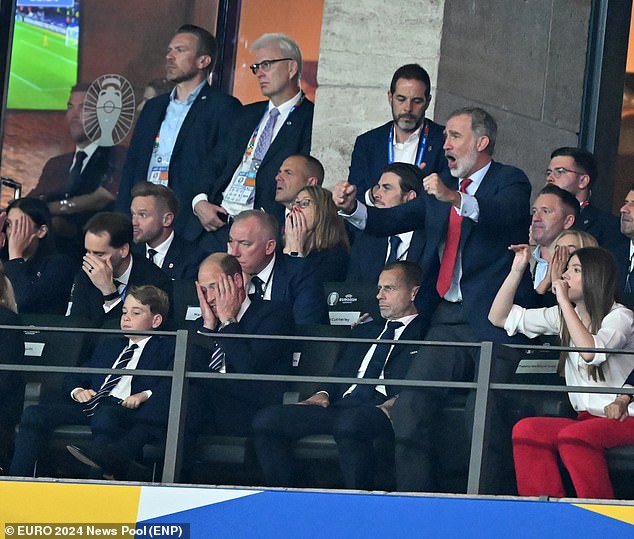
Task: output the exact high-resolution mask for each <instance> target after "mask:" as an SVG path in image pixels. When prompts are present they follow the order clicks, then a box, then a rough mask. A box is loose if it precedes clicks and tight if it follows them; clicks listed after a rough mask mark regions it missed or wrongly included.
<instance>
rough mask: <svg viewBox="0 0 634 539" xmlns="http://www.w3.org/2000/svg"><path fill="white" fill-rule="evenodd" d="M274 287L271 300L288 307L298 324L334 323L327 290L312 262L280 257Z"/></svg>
mask: <svg viewBox="0 0 634 539" xmlns="http://www.w3.org/2000/svg"><path fill="white" fill-rule="evenodd" d="M271 287H272V288H271V299H272V300H275V301H284V302H286V303H288V304H289V305H290V306H291V307H292V309H293V316H294V318H295V323H296V324H329V323H330V322H329V318H328V305H327V303H326V295H325V293H324V287H323V284H322V282H321V280H320V278H319V275H318V273H317V268H316V267H315V266H313V265H312V264H311V263H310V261H309V260H307V259H304V258H294V257H291V256H288V255H283V254H280V253H277V254H276V255H275V265H274V266H273V276H272V282H271Z"/></svg>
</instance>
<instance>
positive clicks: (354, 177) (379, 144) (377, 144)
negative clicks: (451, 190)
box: [348, 119, 447, 201]
mask: <svg viewBox="0 0 634 539" xmlns="http://www.w3.org/2000/svg"><path fill="white" fill-rule="evenodd" d="M425 121H426V122H427V125H429V135H428V137H427V148H426V150H425V155H424V156H423V162H424V163H426V166H425V175H427V174H431V173H432V172H438V173H441V172H442V171H443V170H446V169H447V159H445V152H444V151H443V149H442V147H443V144H444V141H445V136H444V129H445V128H444V126H442V125H439V124H437V123H435V122H432V121H431V120H429V119H427V120H425ZM393 126H394V122H387V123H386V124H384V125H382V126H380V127H377V128H375V129H372V130H371V131H367V132H366V133H363V134H362V135H359V136H358V137H357V140H356V141H355V143H354V149H353V150H352V161H351V162H350V173H349V174H348V181H349V182H350V183H352V184H354V185H356V186H357V197H358V199H359V200H361V201H364V196H365V192H366V191H367V190H368V189H371V188H372V187H374V185H375V184H376V183H377V182H378V181H379V178H380V177H381V171H382V170H383V169H384V168H385V167H386V166H387V165H388V144H389V136H390V131H391V130H392V128H393ZM422 142H423V137H422V133H421V139H420V142H419V149H418V150H417V155H418V151H419V150H420V144H421V143H422Z"/></svg>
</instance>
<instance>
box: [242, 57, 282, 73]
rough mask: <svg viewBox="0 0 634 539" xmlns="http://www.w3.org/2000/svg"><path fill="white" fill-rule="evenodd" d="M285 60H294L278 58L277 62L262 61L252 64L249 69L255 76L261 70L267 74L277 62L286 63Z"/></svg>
mask: <svg viewBox="0 0 634 539" xmlns="http://www.w3.org/2000/svg"><path fill="white" fill-rule="evenodd" d="M285 60H292V58H276V59H275V60H262V61H261V62H258V63H257V64H251V65H250V66H249V68H250V69H251V72H252V73H253V74H254V75H256V74H257V72H258V69H261V70H262V71H264V72H265V73H266V72H267V71H268V70H269V69H271V66H272V65H273V64H275V63H276V62H284V61H285Z"/></svg>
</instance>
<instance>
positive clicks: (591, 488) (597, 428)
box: [513, 412, 634, 499]
mask: <svg viewBox="0 0 634 539" xmlns="http://www.w3.org/2000/svg"><path fill="white" fill-rule="evenodd" d="M621 445H634V417H628V418H627V419H626V420H625V421H623V422H621V421H616V420H614V419H607V418H605V417H596V416H593V415H590V414H589V413H588V412H581V413H579V415H578V417H577V419H565V418H559V417H528V418H526V419H522V420H521V421H519V422H518V423H517V424H516V425H515V427H513V457H514V459H515V474H516V475H517V490H518V492H519V494H520V496H552V497H557V498H562V497H564V496H565V495H566V493H565V492H564V487H563V484H562V480H561V474H560V473H559V465H558V457H560V458H561V460H562V462H563V463H564V466H565V467H566V469H567V470H568V472H569V473H570V477H571V478H572V483H573V485H574V487H575V490H576V492H577V497H579V498H607V499H610V498H614V491H613V490H612V483H611V482H610V476H609V475H608V466H607V463H606V461H605V454H604V452H605V450H606V449H609V448H611V447H618V446H621Z"/></svg>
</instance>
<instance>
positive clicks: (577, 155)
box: [545, 146, 621, 248]
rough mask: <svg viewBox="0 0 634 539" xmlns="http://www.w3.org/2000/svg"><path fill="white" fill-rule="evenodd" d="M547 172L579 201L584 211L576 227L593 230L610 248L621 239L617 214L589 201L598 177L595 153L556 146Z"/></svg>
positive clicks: (603, 243)
mask: <svg viewBox="0 0 634 539" xmlns="http://www.w3.org/2000/svg"><path fill="white" fill-rule="evenodd" d="M545 174H546V181H547V182H548V183H553V184H555V185H556V186H557V187H561V188H562V189H565V190H566V191H568V192H570V193H572V194H573V195H574V196H575V197H576V198H577V200H578V201H579V206H580V211H581V214H580V215H579V219H578V220H577V222H576V223H575V228H577V229H578V230H583V231H584V232H588V233H589V234H592V235H593V236H594V237H595V239H596V240H597V241H598V242H599V245H601V246H602V247H606V248H611V247H613V246H614V245H615V243H618V241H619V240H620V239H621V235H620V234H619V220H618V218H617V217H615V216H614V215H612V214H611V213H609V212H607V211H604V210H602V209H600V208H597V207H596V206H595V205H594V204H591V202H590V196H591V194H592V188H593V187H594V186H596V178H597V162H596V160H595V158H594V155H592V154H591V153H590V152H588V151H586V150H582V149H581V148H572V147H567V146H564V147H562V148H557V149H556V150H554V151H553V153H551V154H550V163H549V164H548V168H547V169H546V172H545Z"/></svg>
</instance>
